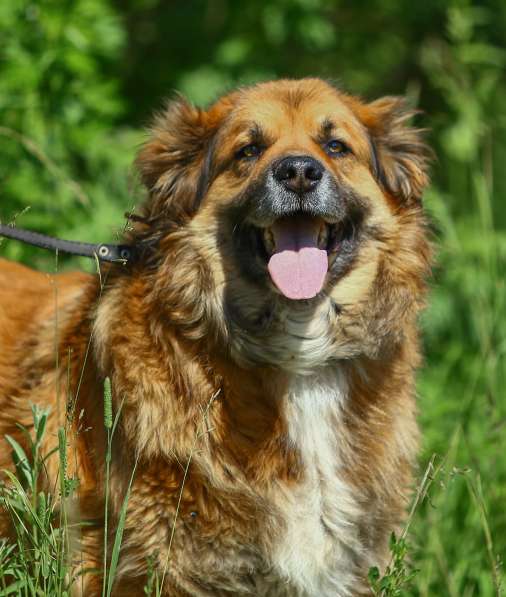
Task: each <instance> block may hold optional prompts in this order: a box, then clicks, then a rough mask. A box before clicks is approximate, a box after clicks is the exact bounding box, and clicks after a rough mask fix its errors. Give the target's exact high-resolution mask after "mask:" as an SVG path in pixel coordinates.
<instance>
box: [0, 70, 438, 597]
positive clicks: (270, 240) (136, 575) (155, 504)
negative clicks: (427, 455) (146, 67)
mask: <svg viewBox="0 0 506 597" xmlns="http://www.w3.org/2000/svg"><path fill="white" fill-rule="evenodd" d="M409 116H410V113H409V112H408V111H406V109H405V108H404V104H403V102H402V101H401V100H399V99H396V98H385V99H381V100H378V101H376V102H373V103H369V104H366V103H363V102H361V101H360V100H358V99H356V98H354V97H350V96H348V95H346V94H344V93H342V92H340V91H338V90H336V89H335V88H333V87H332V86H330V85H329V84H327V83H325V82H323V81H321V80H317V79H304V80H300V81H287V80H285V81H277V82H271V83H264V84H260V85H256V86H254V87H250V88H246V89H240V90H239V91H236V92H234V93H231V94H229V95H227V96H225V97H223V98H222V99H220V100H219V101H218V102H216V103H215V104H214V105H213V106H211V108H210V109H209V110H207V111H204V110H199V109H197V108H194V107H193V106H191V105H189V104H188V103H186V102H185V101H183V100H177V101H175V102H173V103H171V104H169V106H168V108H167V109H166V110H165V112H164V113H163V114H161V115H160V116H159V117H158V118H157V119H156V122H155V125H154V127H153V130H152V136H151V139H150V140H149V141H148V142H147V144H146V145H145V147H144V149H143V150H142V152H141V154H140V156H139V160H138V166H139V168H140V173H141V177H142V179H143V181H144V183H145V185H146V186H147V188H148V191H149V198H148V200H147V201H146V203H145V205H144V207H143V210H142V213H141V216H140V217H138V218H137V221H136V223H135V225H134V230H133V231H132V232H130V233H129V241H130V242H134V243H135V244H136V246H137V247H138V257H137V259H136V260H135V262H133V263H132V264H131V265H128V266H123V265H120V264H118V265H113V266H111V267H110V268H109V269H108V271H106V272H102V280H104V279H105V280H106V282H105V285H104V287H103V289H101V286H100V281H99V279H98V277H97V276H88V275H79V274H72V275H57V276H47V275H43V274H40V273H35V272H33V271H30V270H28V269H26V268H24V267H21V266H17V265H11V264H9V263H6V262H3V263H2V264H1V267H0V288H1V302H0V342H1V352H0V412H1V422H0V435H1V436H3V435H4V434H6V433H9V434H11V435H13V436H15V437H17V439H18V440H19V441H22V436H21V435H20V434H19V432H18V430H17V429H16V427H15V422H18V421H19V422H21V423H23V424H24V425H29V424H30V419H31V417H30V406H29V405H30V403H39V404H44V405H47V404H52V405H53V412H54V413H55V414H54V415H53V418H52V423H51V428H50V430H49V433H48V435H47V437H48V442H47V446H46V449H47V450H49V449H50V448H51V447H53V445H54V443H55V430H56V428H57V426H58V424H62V423H63V422H64V420H65V408H64V406H63V405H64V402H65V400H67V403H68V406H67V411H68V412H70V413H81V414H80V416H79V417H78V416H74V417H72V416H70V417H69V419H70V420H71V424H70V433H71V434H72V435H73V446H72V448H71V456H69V463H71V464H69V466H71V470H69V474H73V472H75V473H76V474H78V475H79V478H80V481H81V483H80V487H79V490H78V494H79V513H80V514H79V516H80V517H81V518H82V519H86V520H88V521H92V522H94V526H91V527H89V526H86V527H84V528H83V531H82V539H81V544H80V545H79V546H78V547H77V549H78V550H79V551H80V552H82V553H80V556H79V557H80V558H84V565H85V567H86V568H98V569H100V568H101V567H102V545H103V537H102V532H101V525H102V524H103V512H104V504H103V495H104V468H105V467H104V450H105V442H104V426H103V417H102V412H103V406H102V387H103V380H104V378H105V377H106V376H109V377H110V378H111V380H112V387H113V401H114V405H115V408H116V409H118V408H119V405H120V403H121V402H122V401H123V408H122V412H121V418H120V423H119V426H118V429H117V431H116V434H115V444H114V453H113V457H112V465H111V466H112V474H111V477H112V478H111V501H112V503H111V513H110V528H111V537H110V539H109V545H111V542H112V536H113V535H114V532H115V524H116V522H117V520H118V515H119V509H120V505H121V501H122V498H123V496H124V494H125V490H126V486H127V484H128V480H129V478H130V475H131V472H132V468H133V464H134V461H135V459H136V458H138V465H137V470H136V474H135V479H134V483H133V488H132V493H131V496H130V501H129V509H128V516H127V521H126V530H125V535H124V541H123V548H122V553H121V558H120V563H119V570H118V576H117V580H116V584H115V593H114V594H115V595H118V596H125V595H142V594H143V586H144V583H145V580H146V577H145V575H146V558H147V557H148V556H151V557H152V558H154V560H155V562H156V566H157V567H158V570H159V572H160V575H162V571H163V569H164V568H165V567H167V574H166V576H165V581H164V594H165V595H170V596H179V595H181V596H183V595H195V596H201V595H202V596H203V595H257V596H314V597H316V596H318V597H322V596H348V595H362V594H368V589H367V582H366V576H367V571H368V569H369V567H370V566H373V565H378V566H380V568H381V567H383V566H385V564H386V563H387V561H388V547H387V543H388V537H389V535H390V533H391V531H392V530H394V529H396V528H398V525H399V524H400V522H401V521H402V517H403V513H404V510H405V506H406V500H407V498H408V497H409V494H410V485H411V474H410V471H411V468H412V462H413V458H414V456H415V454H416V448H417V426H416V422H415V404H414V380H413V377H414V369H415V368H416V366H417V365H418V364H419V353H418V341H417V331H416V318H417V313H418V312H419V310H420V308H421V306H422V304H423V299H424V294H425V282H424V279H425V277H426V275H427V273H428V269H429V261H430V251H429V246H428V242H427V238H426V236H427V235H426V229H425V223H424V217H423V214H422V209H421V195H422V190H423V188H424V187H425V185H426V184H427V175H426V162H427V159H426V156H427V151H426V148H425V146H424V145H423V143H422V141H421V139H420V134H419V131H418V130H415V129H413V128H410V127H409V126H408V125H407V124H406V120H407V118H408V117H409ZM55 289H56V291H57V292H55ZM55 297H56V302H57V306H56V309H55ZM56 329H57V335H56V341H57V342H58V346H59V357H58V366H55V350H54V347H55V330H56ZM90 340H91V341H90ZM88 347H89V350H88ZM86 355H87V358H86ZM84 363H86V365H85V367H84V369H83V364H84ZM68 379H70V381H68ZM58 403H61V404H60V406H59V408H58V407H57V404H58ZM56 412H58V414H59V420H58V417H57V416H56ZM1 441H3V440H1ZM8 466H9V450H8V449H7V446H6V444H3V447H2V449H1V451H0V468H5V467H8ZM72 467H73V469H72ZM56 468H57V463H56V461H55V462H52V464H51V465H50V466H49V468H48V475H49V480H48V481H49V486H50V487H54V486H55V475H56ZM84 582H85V584H84V588H83V589H82V592H83V593H84V595H99V594H100V586H101V579H100V577H99V576H98V575H92V574H90V575H88V576H87V577H86V578H85V581H84ZM80 588H81V587H80Z"/></svg>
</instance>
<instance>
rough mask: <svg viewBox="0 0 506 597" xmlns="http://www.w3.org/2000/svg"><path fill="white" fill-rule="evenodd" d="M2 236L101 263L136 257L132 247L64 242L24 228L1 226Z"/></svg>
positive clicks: (0, 232) (127, 260)
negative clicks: (98, 260)
mask: <svg viewBox="0 0 506 597" xmlns="http://www.w3.org/2000/svg"><path fill="white" fill-rule="evenodd" d="M0 236H5V237H6V238H13V239H15V240H19V241H21V242H23V243H28V244H29V245H34V246H36V247H41V248H43V249H51V250H56V249H58V251H62V252H63V253H70V254H71V255H80V256H81V257H91V258H92V259H94V258H95V257H97V258H98V259H100V261H121V262H123V263H126V262H129V261H132V259H133V256H134V250H133V247H131V246H130V245H109V244H104V243H102V244H98V245H94V244H92V243H80V242H77V241H72V240H63V239H61V238H54V237H52V236H47V235H45V234H40V233H39V232H32V231H31V230H23V229H22V228H13V227H12V226H6V225H5V224H0Z"/></svg>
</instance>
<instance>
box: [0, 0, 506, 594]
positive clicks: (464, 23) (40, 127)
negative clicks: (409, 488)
mask: <svg viewBox="0 0 506 597" xmlns="http://www.w3.org/2000/svg"><path fill="white" fill-rule="evenodd" d="M505 35H506V3H504V1H503V0H484V1H482V2H479V3H478V2H473V1H472V0H449V1H448V2H439V1H437V0H426V1H425V2H423V3H413V2H408V1H407V0H400V1H399V2H390V1H388V0H368V1H367V2H362V3H359V2H356V3H349V2H343V1H342V0H265V1H263V2H258V0H242V1H241V2H234V1H233V0H195V1H194V2H187V3H179V2H161V0H124V1H123V2H121V3H119V2H116V3H113V2H112V0H60V1H56V0H33V1H30V0H9V2H2V3H0V47H1V48H2V54H1V55H0V91H1V93H0V193H1V195H0V218H1V219H2V221H12V220H13V219H14V218H16V217H17V222H18V224H19V225H24V226H27V227H32V228H34V229H37V230H40V231H42V232H48V233H53V234H58V235H60V236H63V237H68V238H79V239H81V240H90V241H91V240H94V241H99V240H104V241H105V240H108V239H110V238H111V237H112V238H114V236H115V235H116V233H117V231H118V230H121V229H122V226H123V217H122V212H123V211H125V210H128V209H130V208H131V207H132V206H133V205H134V204H135V203H136V202H138V201H139V197H140V193H139V192H138V190H137V188H136V185H135V179H134V178H133V177H132V176H131V174H130V172H131V162H132V159H133V156H134V153H135V150H136V148H137V146H138V144H139V143H140V141H141V140H142V138H143V133H142V131H141V126H143V125H144V124H145V123H146V122H147V120H148V118H149V116H150V114H151V112H152V111H153V110H154V109H157V108H159V106H160V105H161V102H162V98H164V97H166V96H167V95H170V93H171V91H172V89H178V90H180V91H182V92H184V93H186V94H188V95H189V96H190V98H191V99H192V100H193V101H196V102H203V103H205V102H209V101H212V100H213V99H214V98H215V97H216V96H217V95H218V94H220V93H221V92H222V91H224V90H226V89H227V88H230V87H232V86H234V85H237V84H243V83H247V82H251V81H256V80H258V79H263V78H266V77H279V76H306V75H318V76H323V77H327V78H331V79H336V78H337V79H338V80H340V81H342V83H343V85H344V86H345V87H346V88H347V89H348V90H350V91H351V92H354V93H357V92H358V93H361V94H363V95H366V96H368V97H371V98H373V97H376V96H378V95H380V94H393V93H401V94H407V95H408V96H409V97H410V98H411V101H412V102H413V103H414V104H416V105H418V106H419V107H421V108H422V109H423V110H424V111H425V113H426V115H424V116H422V117H421V119H420V124H421V125H422V126H427V128H428V129H429V130H430V132H429V134H428V135H429V142H430V144H431V145H432V146H433V147H434V149H435V152H436V155H437V161H436V163H435V164H434V168H433V185H432V187H431V189H430V191H429V192H428V193H427V195H426V197H425V204H426V207H427V210H428V211H429V213H430V214H431V218H432V221H433V225H434V237H435V244H436V247H437V266H436V269H435V272H434V280H433V290H432V293H431V298H430V302H429V308H428V310H427V312H426V313H425V315H424V317H423V320H422V324H423V328H424V332H425V353H426V366H425V368H424V370H423V372H422V373H421V375H420V379H419V385H418V389H419V394H420V398H419V410H420V420H421V424H422V428H423V437H424V443H423V453H422V456H421V466H422V469H424V468H425V466H424V464H425V463H426V462H427V461H429V460H430V461H431V462H432V460H431V458H432V455H433V454H438V455H439V459H440V462H441V466H440V467H438V470H437V474H436V472H434V480H435V481H436V482H434V483H432V484H431V486H430V488H427V491H425V490H424V491H423V495H422V497H421V498H420V499H419V500H418V501H417V504H416V509H415V511H414V513H413V516H412V520H411V521H410V527H409V533H408V534H407V536H400V537H399V538H398V539H396V541H395V543H393V544H392V552H393V553H392V556H393V559H392V565H391V567H390V568H389V570H387V571H382V572H380V571H377V574H376V573H374V572H373V573H372V577H371V581H372V583H373V586H374V587H375V590H376V592H377V593H378V591H383V593H382V594H384V595H395V594H402V595H407V596H409V595H413V596H424V597H429V596H433V595H450V596H451V597H457V596H458V597H460V596H462V595H464V596H465V595H467V596H470V595H482V596H493V595H498V594H499V592H500V588H499V587H500V583H501V582H502V583H503V585H504V582H505V572H504V568H503V566H502V564H501V562H500V561H499V559H498V558H499V557H500V556H501V555H502V554H505V553H506V508H505V503H506V459H505V457H504V454H505V453H506V441H505V439H504V438H505V433H504V430H505V424H506V401H505V400H504V398H505V391H504V388H505V387H506V358H505V353H506V282H505V280H506V207H505V202H504V197H505V195H506V170H505V168H504V166H503V164H504V163H505V160H506V135H505V127H506V118H505V116H504V114H505V111H504V105H506V76H505V72H506V70H505V66H506V53H505V49H504V39H505ZM26 208H29V209H28V211H26ZM17 214H20V215H17ZM0 252H1V254H2V255H4V256H8V257H11V258H16V259H22V260H24V261H26V262H28V263H30V264H31V265H35V266H38V267H42V268H46V269H48V268H52V267H53V265H52V264H53V261H54V256H48V255H47V254H45V253H44V252H42V251H39V250H33V249H29V248H26V247H23V246H22V245H20V244H19V243H14V242H13V241H9V242H6V241H0ZM79 265H80V266H81V267H82V266H83V264H82V263H80V262H79ZM89 267H94V265H93V264H90V266H89ZM41 416H42V415H41ZM107 420H108V421H109V422H110V417H109V418H108V419H107ZM38 425H39V428H40V425H43V423H42V422H41V421H39V423H38ZM35 443H36V442H35ZM11 448H12V449H13V452H14V455H15V462H16V467H17V469H16V470H17V473H18V476H17V479H18V484H19V496H18V497H15V496H14V495H10V497H9V499H10V500H11V501H12V500H15V499H19V500H24V501H23V503H25V502H26V503H25V505H27V504H28V505H30V509H29V510H27V511H29V512H34V513H37V512H39V510H37V508H38V507H40V516H41V517H42V519H41V520H42V521H43V522H42V523H41V524H46V527H45V528H47V524H49V523H48V522H44V521H46V519H47V517H48V516H49V515H47V512H48V511H50V512H53V511H54V504H53V503H52V502H50V498H49V497H48V496H45V497H44V498H40V500H41V501H40V503H39V504H38V506H33V505H32V501H31V499H32V498H30V497H29V493H27V492H29V490H30V487H33V474H34V469H33V464H30V463H33V462H36V460H37V458H34V454H33V453H31V454H28V455H26V454H25V455H23V453H22V452H21V451H20V446H19V445H16V444H15V443H12V441H11ZM35 456H37V455H35ZM37 474H38V473H37ZM37 474H36V476H37ZM66 491H68V492H70V493H71V492H72V488H71V487H69V488H68V489H66V490H65V492H66ZM23 492H24V493H23ZM39 493H40V492H39ZM3 495H4V496H5V495H7V494H3ZM36 495H37V493H36ZM25 497H26V499H25ZM3 499H6V498H5V497H4V498H3ZM26 500H28V501H26ZM9 503H11V502H9ZM27 507H28V506H27ZM48 509H49V510H48ZM52 509H53V510H52ZM14 511H15V512H18V510H14ZM44 512H46V514H44ZM37 516H39V514H37ZM32 518H33V517H32ZM47 520H51V516H49V518H48V519H47ZM27 528H28V527H27ZM51 532H52V533H55V532H56V531H54V529H53V531H51ZM51 536H54V535H51ZM55 540H56V539H55ZM25 551H26V550H25ZM30 553H32V552H30ZM16 554H17V548H16V549H13V548H12V545H7V544H2V545H0V571H5V570H6V569H7V567H8V566H14V564H12V562H18V564H19V561H20V560H19V558H18V556H17V555H16ZM32 555H33V554H32ZM32 555H31V556H30V557H32ZM33 557H34V556H33ZM30 562H32V560H30ZM18 564H16V566H17V565H18ZM30 565H31V564H30ZM39 569H42V566H39ZM19 570H21V568H19ZM413 570H417V574H416V575H415V576H414V577H413V576H412V573H413ZM155 580H156V579H155ZM155 580H153V579H152V582H151V584H152V585H153V586H155V585H157V582H155ZM18 581H19V582H21V583H23V582H27V581H26V579H23V577H22V576H19V577H18V576H16V577H13V579H12V581H10V582H13V583H14V582H18ZM374 583H376V585H375V584H374ZM381 583H383V584H381ZM5 586H6V585H5V584H4V585H2V584H1V575H0V595H1V594H2V593H1V590H2V589H4V588H5ZM153 586H149V583H148V586H147V587H146V593H147V594H149V593H148V591H151V590H152V589H153ZM395 591H398V592H397V593H396V592H395ZM399 591H401V592H399Z"/></svg>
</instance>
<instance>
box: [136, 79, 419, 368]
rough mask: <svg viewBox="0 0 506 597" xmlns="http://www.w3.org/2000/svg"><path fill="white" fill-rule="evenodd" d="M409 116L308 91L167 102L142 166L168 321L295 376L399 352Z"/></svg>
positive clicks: (414, 245)
mask: <svg viewBox="0 0 506 597" xmlns="http://www.w3.org/2000/svg"><path fill="white" fill-rule="evenodd" d="M410 116H411V113H410V112H409V111H408V110H407V109H406V108H405V105H404V102H403V101H402V100H400V99H399V98H384V99H381V100H378V101H375V102H373V103H369V104H366V103H363V102H361V101H360V100H358V99H357V98H354V97H351V96H348V95H345V94H343V93H341V92H340V91H338V90H336V89H335V88H334V87H332V86H330V85H329V84H327V83H325V82H323V81H321V80H318V79H303V80H300V81H278V82H270V83H263V84H259V85H256V86H254V87H250V88H245V89H241V90H239V91H236V92H233V93H231V94H229V95H227V96H225V97H224V98H222V99H220V100H219V101H218V102H216V103H215V104H214V105H213V106H211V108H209V109H208V110H207V111H204V110H200V109H197V108H194V107H193V106H191V105H189V104H188V103H187V102H185V101H184V100H177V101H175V102H173V103H171V104H169V106H168V108H167V110H166V111H165V112H164V113H163V114H161V115H160V116H159V117H158V119H157V120H156V122H155V126H154V128H153V135H152V138H151V140H150V141H149V142H148V143H147V144H146V145H145V147H144V149H143V150H142V152H141V154H140V156H139V160H138V164H139V167H140V172H141V177H142V180H143V181H144V183H145V184H146V186H147V188H148V189H149V192H150V198H149V200H148V202H147V203H146V206H145V216H146V221H147V222H149V223H150V224H149V226H150V227H151V230H148V234H154V232H153V231H154V230H156V234H157V235H158V238H159V240H158V244H157V250H156V255H157V259H158V272H159V278H158V284H159V288H158V290H157V293H156V294H157V296H158V297H160V300H162V301H166V304H167V310H166V316H167V317H168V318H170V319H171V320H172V321H173V322H176V323H179V324H181V325H184V326H185V328H186V329H187V330H188V333H192V334H193V335H194V336H198V335H200V336H203V335H204V334H206V335H210V336H212V337H213V338H218V339H220V341H225V343H226V346H227V347H228V348H230V349H231V351H232V354H233V355H234V356H235V357H236V358H237V359H238V360H239V361H240V362H241V363H247V364H252V363H268V364H272V365H279V366H282V367H285V368H286V367H288V368H293V369H296V370H298V371H304V370H307V369H312V368H313V367H314V366H316V365H317V364H322V363H324V362H326V361H328V360H329V359H332V358H343V357H350V356H352V355H354V354H359V353H366V354H369V355H372V354H378V352H379V351H380V349H381V347H384V344H385V342H384V340H385V339H386V338H389V339H391V340H392V341H393V342H394V343H395V340H396V339H398V338H399V337H400V336H401V335H402V334H403V333H405V332H406V329H405V328H406V325H408V324H409V323H412V320H413V317H414V314H415V313H416V311H417V307H418V305H419V304H420V302H421V301H420V297H421V295H422V294H423V289H424V283H423V278H424V276H425V274H426V270H427V264H428V260H429V250H428V245H427V241H426V235H425V230H424V222H423V217H422V214H421V195H422V191H423V189H424V187H425V186H426V184H427V174H426V165H427V151H426V148H425V146H424V144H423V142H422V140H421V138H420V131H418V130H416V129H413V128H410V127H409V126H407V124H406V120H407V119H408V118H409V117H410ZM408 327H409V325H408Z"/></svg>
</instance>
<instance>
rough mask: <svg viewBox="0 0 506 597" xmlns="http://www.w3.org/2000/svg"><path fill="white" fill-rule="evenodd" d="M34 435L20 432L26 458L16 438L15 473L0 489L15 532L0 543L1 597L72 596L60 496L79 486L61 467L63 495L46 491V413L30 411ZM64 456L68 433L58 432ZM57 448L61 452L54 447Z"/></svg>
mask: <svg viewBox="0 0 506 597" xmlns="http://www.w3.org/2000/svg"><path fill="white" fill-rule="evenodd" d="M32 415H33V434H30V433H29V431H28V430H27V429H26V428H24V427H20V429H21V431H22V434H23V438H24V441H25V443H26V445H27V447H28V454H27V453H26V452H25V450H24V448H23V447H22V446H21V444H20V443H19V442H18V441H17V440H15V439H14V438H12V437H7V441H8V442H9V444H10V446H11V447H12V457H13V462H14V465H15V467H16V474H15V475H14V474H12V473H11V472H9V471H5V475H6V482H5V483H3V484H1V485H0V508H2V509H3V510H5V511H6V512H7V513H8V514H9V515H10V519H11V521H12V527H13V529H14V531H15V537H14V541H13V542H11V543H8V542H6V541H5V540H1V539H0V596H3V595H23V596H25V595H26V596H30V597H32V596H33V597H35V596H38V595H58V596H61V597H64V596H67V595H69V590H70V586H71V585H72V583H73V582H74V580H75V578H73V576H72V571H71V568H70V564H69V560H68V545H69V543H68V536H67V535H68V528H67V525H66V524H62V521H63V520H65V512H64V505H63V501H62V499H61V498H62V496H63V497H66V498H70V497H71V496H72V494H73V492H74V490H75V488H76V486H77V485H76V483H68V481H70V480H68V479H66V477H65V475H64V474H63V472H64V471H65V469H66V463H65V462H64V460H63V459H61V462H60V472H61V474H62V478H61V488H62V493H61V494H60V496H59V497H58V496H57V495H56V496H55V495H54V494H52V493H50V492H48V491H47V490H46V489H45V483H44V468H45V466H46V463H47V460H48V458H49V457H50V456H51V454H52V452H54V450H53V451H52V452H50V453H48V454H43V453H42V451H41V445H42V440H43V439H44V437H45V434H46V423H47V418H48V415H49V411H48V410H43V409H40V408H38V407H37V406H33V407H32ZM58 438H59V444H60V454H62V453H63V454H65V450H66V435H65V430H64V429H63V428H60V429H59V431H58ZM56 449H58V448H56Z"/></svg>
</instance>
